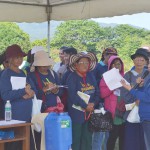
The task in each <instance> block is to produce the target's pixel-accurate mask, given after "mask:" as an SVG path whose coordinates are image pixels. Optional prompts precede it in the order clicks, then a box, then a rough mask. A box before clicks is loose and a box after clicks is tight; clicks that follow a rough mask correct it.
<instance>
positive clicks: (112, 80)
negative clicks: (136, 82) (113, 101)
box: [103, 68, 129, 90]
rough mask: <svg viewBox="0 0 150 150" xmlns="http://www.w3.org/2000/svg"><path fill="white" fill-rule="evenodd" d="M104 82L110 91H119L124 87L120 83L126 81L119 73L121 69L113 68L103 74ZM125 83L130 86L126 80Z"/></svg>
mask: <svg viewBox="0 0 150 150" xmlns="http://www.w3.org/2000/svg"><path fill="white" fill-rule="evenodd" d="M103 77H104V80H105V83H106V85H107V86H108V88H109V89H110V90H114V89H117V88H119V87H122V84H121V83H120V81H121V80H122V79H123V80H125V79H124V78H123V77H122V76H121V74H120V73H119V69H116V68H113V69H111V70H109V71H107V72H105V73H104V74H103ZM125 82H126V83H127V84H129V83H128V82H127V81H126V80H125Z"/></svg>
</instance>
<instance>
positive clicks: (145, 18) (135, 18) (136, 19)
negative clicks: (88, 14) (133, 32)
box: [92, 13, 150, 30]
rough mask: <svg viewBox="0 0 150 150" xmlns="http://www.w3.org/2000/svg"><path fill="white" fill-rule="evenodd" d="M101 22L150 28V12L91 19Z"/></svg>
mask: <svg viewBox="0 0 150 150" xmlns="http://www.w3.org/2000/svg"><path fill="white" fill-rule="evenodd" d="M92 20H94V21H96V22H101V23H117V24H130V25H134V26H138V27H141V28H146V29H148V30H150V13H139V14H134V15H124V16H115V17H111V18H108V17H106V18H97V19H92Z"/></svg>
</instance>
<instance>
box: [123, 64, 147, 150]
mask: <svg viewBox="0 0 150 150" xmlns="http://www.w3.org/2000/svg"><path fill="white" fill-rule="evenodd" d="M149 67H150V64H149ZM149 71H150V69H149ZM121 83H122V85H123V87H124V88H125V89H127V90H128V91H129V92H130V94H131V95H133V96H134V97H136V98H137V99H139V100H140V103H139V116H140V120H141V124H142V127H143V130H144V140H145V145H146V150H149V149H150V79H149V80H148V81H147V83H146V84H145V86H143V85H144V80H143V79H142V78H138V79H137V84H139V88H138V89H134V88H132V87H131V85H127V84H126V83H125V82H124V80H122V81H121Z"/></svg>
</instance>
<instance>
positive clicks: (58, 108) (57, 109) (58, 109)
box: [44, 96, 64, 113]
mask: <svg viewBox="0 0 150 150" xmlns="http://www.w3.org/2000/svg"><path fill="white" fill-rule="evenodd" d="M56 99H57V105H56V106H51V107H47V108H46V109H45V111H44V113H50V112H56V113H61V112H64V105H63V103H61V100H60V98H59V96H57V98H56Z"/></svg>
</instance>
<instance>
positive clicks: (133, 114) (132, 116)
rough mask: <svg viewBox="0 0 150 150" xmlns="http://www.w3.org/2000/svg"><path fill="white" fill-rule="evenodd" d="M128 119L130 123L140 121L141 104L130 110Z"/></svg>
mask: <svg viewBox="0 0 150 150" xmlns="http://www.w3.org/2000/svg"><path fill="white" fill-rule="evenodd" d="M127 121H128V122H130V123H140V117H139V106H137V105H135V106H134V107H133V109H132V110H131V111H130V113H129V115H128V117H127Z"/></svg>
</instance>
